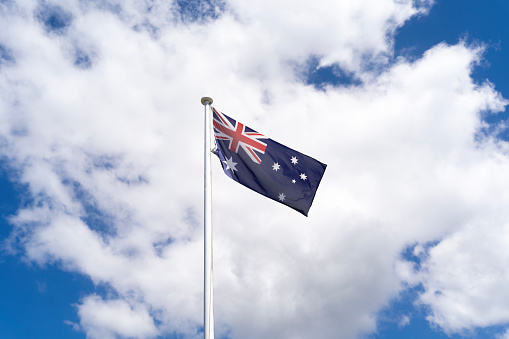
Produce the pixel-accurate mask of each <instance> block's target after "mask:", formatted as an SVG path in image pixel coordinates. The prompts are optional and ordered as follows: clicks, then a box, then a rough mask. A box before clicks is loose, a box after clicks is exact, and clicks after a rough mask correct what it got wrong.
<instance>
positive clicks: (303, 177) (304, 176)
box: [300, 173, 308, 180]
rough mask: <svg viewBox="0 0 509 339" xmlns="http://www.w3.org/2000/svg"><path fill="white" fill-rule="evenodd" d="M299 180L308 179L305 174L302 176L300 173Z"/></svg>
mask: <svg viewBox="0 0 509 339" xmlns="http://www.w3.org/2000/svg"><path fill="white" fill-rule="evenodd" d="M300 178H301V179H302V180H306V179H307V178H308V176H307V175H306V174H304V173H301V174H300Z"/></svg>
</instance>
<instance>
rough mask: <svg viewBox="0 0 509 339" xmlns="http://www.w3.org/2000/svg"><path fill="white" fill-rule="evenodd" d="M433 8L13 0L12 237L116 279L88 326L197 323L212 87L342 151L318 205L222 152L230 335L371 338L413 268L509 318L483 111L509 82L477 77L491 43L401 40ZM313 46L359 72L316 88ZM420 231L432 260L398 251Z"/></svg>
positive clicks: (193, 332) (183, 329)
mask: <svg viewBox="0 0 509 339" xmlns="http://www.w3.org/2000/svg"><path fill="white" fill-rule="evenodd" d="M430 5H431V1H429V2H428V1H420V2H416V1H391V0H384V1H380V0H364V1H356V2H355V4H354V3H353V2H351V1H333V2H330V1H318V2H317V1H315V2H313V3H312V4H311V3H309V2H308V1H292V2H281V1H278V2H274V1H255V2H242V1H233V0H231V1H224V2H219V1H196V2H190V4H188V5H185V4H183V3H182V2H168V1H153V2H151V3H148V2H144V1H134V0H132V1H127V2H120V1H114V0H110V1H104V2H95V1H92V2H81V1H46V2H37V1H28V0H27V1H18V2H2V3H0V13H1V15H2V18H3V20H1V21H0V46H2V47H1V48H0V52H1V54H0V57H1V58H2V59H0V61H1V63H0V119H1V121H0V122H1V123H0V140H1V143H0V151H1V152H2V155H3V156H4V157H6V158H7V159H8V161H9V165H10V166H12V167H13V168H15V169H16V170H17V179H18V180H19V181H20V182H22V183H24V184H27V185H28V186H27V187H28V191H29V194H30V197H29V198H30V202H29V203H28V204H27V205H26V206H23V207H20V209H19V211H18V213H17V214H16V216H14V217H13V218H11V223H12V224H13V225H14V226H15V229H14V231H13V235H12V237H11V238H12V239H13V241H17V243H18V245H19V246H20V248H21V249H22V250H23V253H24V255H25V256H26V257H27V258H28V259H30V260H33V261H36V262H39V263H41V264H44V263H47V262H55V263H58V264H59V265H61V267H62V268H63V269H66V270H72V271H77V272H80V273H82V274H84V275H86V276H88V277H90V279H92V281H94V282H95V283H96V284H98V285H106V286H108V287H110V288H111V289H112V290H113V291H114V292H115V293H114V296H104V297H103V296H97V295H91V296H88V297H86V298H84V299H83V300H81V301H80V304H79V305H78V315H79V316H80V325H81V328H82V329H83V330H85V331H86V332H87V335H88V336H89V337H91V338H109V337H111V338H115V337H136V338H150V337H156V336H157V335H160V334H161V335H163V334H167V333H178V334H180V335H183V336H185V337H186V338H192V337H200V336H201V334H200V327H201V323H202V307H203V306H202V305H203V304H202V293H203V291H202V288H203V282H202V281H203V280H202V279H203V269H202V265H203V263H202V258H203V249H202V246H203V245H202V244H203V233H202V226H201V223H202V219H203V215H202V194H203V192H202V187H203V183H202V177H203V174H202V168H203V165H202V160H203V154H202V134H203V133H202V132H203V122H202V120H203V119H202V118H203V106H201V104H200V101H199V100H200V97H201V96H204V95H210V96H212V97H213V98H214V100H215V104H216V105H217V107H218V108H220V110H221V111H224V112H225V113H227V114H228V115H231V116H232V117H235V118H238V119H239V120H240V121H242V122H245V123H246V124H247V125H249V126H251V127H253V128H255V129H257V130H258V131H260V132H261V133H264V134H265V135H268V136H270V137H271V138H274V139H275V140H278V141H280V142H283V143H285V144H287V145H288V146H290V147H292V148H295V149H298V150H299V151H302V152H304V153H306V154H309V155H311V156H313V157H316V158H317V159H319V160H321V161H323V162H325V163H327V164H328V168H327V172H326V174H325V177H324V179H323V181H322V184H321V187H320V189H319V190H318V193H317V196H316V198H315V202H314V206H313V207H312V209H311V212H310V218H307V219H306V218H303V217H302V216H301V215H299V214H298V213H295V212H294V211H292V210H290V209H285V208H282V207H281V206H280V205H279V204H275V203H274V202H272V201H270V200H268V199H264V198H263V197H261V196H256V195H255V194H254V193H253V192H251V191H249V190H246V189H244V188H243V187H241V186H240V185H236V184H235V183H233V182H232V181H231V180H229V179H228V178H227V177H226V176H224V175H223V174H222V173H221V168H220V167H219V166H218V167H217V168H214V173H213V175H214V227H215V230H214V232H215V233H214V241H215V244H214V250H215V254H214V259H215V277H214V280H215V293H216V294H215V314H216V324H217V328H218V329H217V332H218V336H220V335H223V336H229V337H231V338H247V339H249V338H261V337H266V338H292V337H294V338H296V337H302V338H330V337H338V333H339V336H340V337H342V338H354V337H356V336H357V335H359V334H361V333H370V332H372V331H375V330H376V320H377V319H376V314H377V311H379V310H380V309H381V308H382V307H384V306H385V305H387V303H388V302H389V301H390V300H391V298H394V297H396V296H397V295H398V293H400V292H401V291H402V289H404V288H405V287H407V286H408V285H416V284H422V286H423V287H424V293H423V294H422V295H420V297H419V300H420V302H421V303H423V304H426V305H428V306H429V307H430V310H431V313H430V315H429V320H430V321H432V322H434V323H436V324H437V325H439V326H440V327H442V328H443V329H444V330H446V331H448V332H455V331H461V330H462V329H465V328H473V327H475V326H487V325H491V324H502V323H505V322H508V321H509V314H507V312H505V311H504V309H503V304H504V303H505V300H506V299H507V298H506V299H504V298H505V297H502V298H499V299H497V300H495V299H496V298H495V295H497V296H498V295H499V294H495V291H502V286H504V284H506V282H507V277H506V275H504V274H503V273H502V272H501V271H500V270H497V268H498V267H499V266H498V265H499V261H497V260H493V259H494V258H495V255H500V253H506V252H507V251H506V249H505V248H506V247H507V246H506V245H507V239H506V238H505V237H500V236H496V235H497V234H500V231H503V230H505V228H506V220H507V212H506V208H505V206H507V203H508V195H507V193H506V192H507V191H508V190H507V188H508V187H509V182H508V180H509V179H507V176H506V175H504V174H505V173H507V169H508V165H509V158H508V156H507V154H508V152H507V151H508V146H507V143H505V142H503V141H501V140H499V139H497V137H496V135H493V134H490V133H489V131H490V129H486V126H485V123H484V122H483V119H482V118H483V115H484V114H490V113H494V112H497V111H501V110H503V109H504V107H505V105H506V101H505V100H504V99H503V98H502V97H501V96H500V95H499V94H498V93H497V92H496V91H495V89H494V87H493V85H492V84H490V83H484V84H476V83H474V82H473V80H472V78H471V76H470V74H471V71H472V69H473V67H475V65H476V64H477V63H478V62H479V61H480V60H481V58H482V46H471V45H468V44H466V43H464V42H460V43H458V44H457V45H452V46H451V45H446V44H441V45H438V46H435V47H434V48H432V49H430V50H429V51H428V52H427V53H425V54H424V56H423V57H422V58H421V59H419V60H416V61H409V60H406V59H403V58H401V59H396V60H395V59H394V58H392V55H391V53H392V51H391V45H392V40H391V39H392V34H393V33H394V31H395V30H396V29H397V28H398V27H400V26H401V25H403V24H404V22H405V21H406V20H408V19H409V18H411V17H412V16H414V15H419V14H425V13H426V11H427V10H428V9H429V6H430ZM186 6H195V7H193V10H190V8H189V7H186ZM194 9H196V11H198V13H200V15H199V16H193V15H191V14H190V13H194V12H193V11H194ZM4 55H5V56H4ZM312 58H315V59H316V58H318V60H319V62H318V66H317V67H321V66H325V65H331V64H334V65H336V66H337V67H340V68H341V69H343V70H345V71H346V72H351V73H352V74H353V76H354V77H356V78H357V79H361V81H360V83H359V84H357V85H355V86H338V87H333V86H325V87H323V88H322V89H316V88H315V87H313V86H311V85H306V81H305V79H303V72H302V67H305V65H306V63H307V62H308V60H310V59H312ZM4 60H7V61H6V62H4ZM368 64H369V65H370V67H366V66H367V65H368ZM373 65H375V66H376V67H373ZM481 228H482V230H483V231H482V232H481ZM502 234H505V233H503V232H502ZM478 239H485V242H480V241H476V240H478ZM429 242H434V243H435V245H434V246H432V247H431V248H430V247H429V246H428V247H426V246H425V245H426V244H428V243H429ZM415 244H417V246H416V248H417V249H419V248H422V251H420V252H419V251H416V252H415V254H416V255H418V256H420V258H421V259H422V264H421V266H420V267H415V266H413V264H412V263H411V262H408V261H405V260H403V259H401V256H400V253H401V251H403V250H404V249H405V248H407V246H410V245H415ZM504 246H505V247H504ZM472 250H474V252H471V251H472ZM423 253H424V254H423ZM501 293H502V294H501V295H502V296H504V292H501ZM490 304H495V305H496V306H497V307H494V308H492V309H490V312H485V311H483V310H485V309H486V308H487V305H490Z"/></svg>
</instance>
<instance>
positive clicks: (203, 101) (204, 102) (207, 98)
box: [201, 97, 214, 106]
mask: <svg viewBox="0 0 509 339" xmlns="http://www.w3.org/2000/svg"><path fill="white" fill-rule="evenodd" d="M207 101H208V102H209V105H211V104H212V103H213V102H214V100H212V98H209V97H203V98H201V103H202V105H204V106H205V105H207Z"/></svg>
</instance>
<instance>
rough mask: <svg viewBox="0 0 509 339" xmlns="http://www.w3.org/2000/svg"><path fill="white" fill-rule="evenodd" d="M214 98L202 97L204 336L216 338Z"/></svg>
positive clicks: (210, 338)
mask: <svg viewBox="0 0 509 339" xmlns="http://www.w3.org/2000/svg"><path fill="white" fill-rule="evenodd" d="M212 102H213V100H212V98H209V97H203V98H201V103H202V104H203V105H204V106H205V159H204V160H205V168H204V169H205V172H204V182H205V185H204V195H205V198H204V214H205V216H204V227H203V228H204V239H203V240H204V305H203V306H204V312H203V317H204V325H203V326H204V329H203V333H204V337H205V339H214V280H213V268H214V265H213V255H212V182H211V179H212V172H211V168H210V157H211V152H210V151H211V149H212V148H211V132H212V117H211V109H210V105H211V104H212Z"/></svg>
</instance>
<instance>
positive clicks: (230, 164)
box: [223, 157, 238, 172]
mask: <svg viewBox="0 0 509 339" xmlns="http://www.w3.org/2000/svg"><path fill="white" fill-rule="evenodd" d="M223 162H224V163H225V164H226V169H231V170H232V172H235V171H238V169H236V168H235V165H237V163H236V162H234V161H233V157H230V159H226V161H223Z"/></svg>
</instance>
